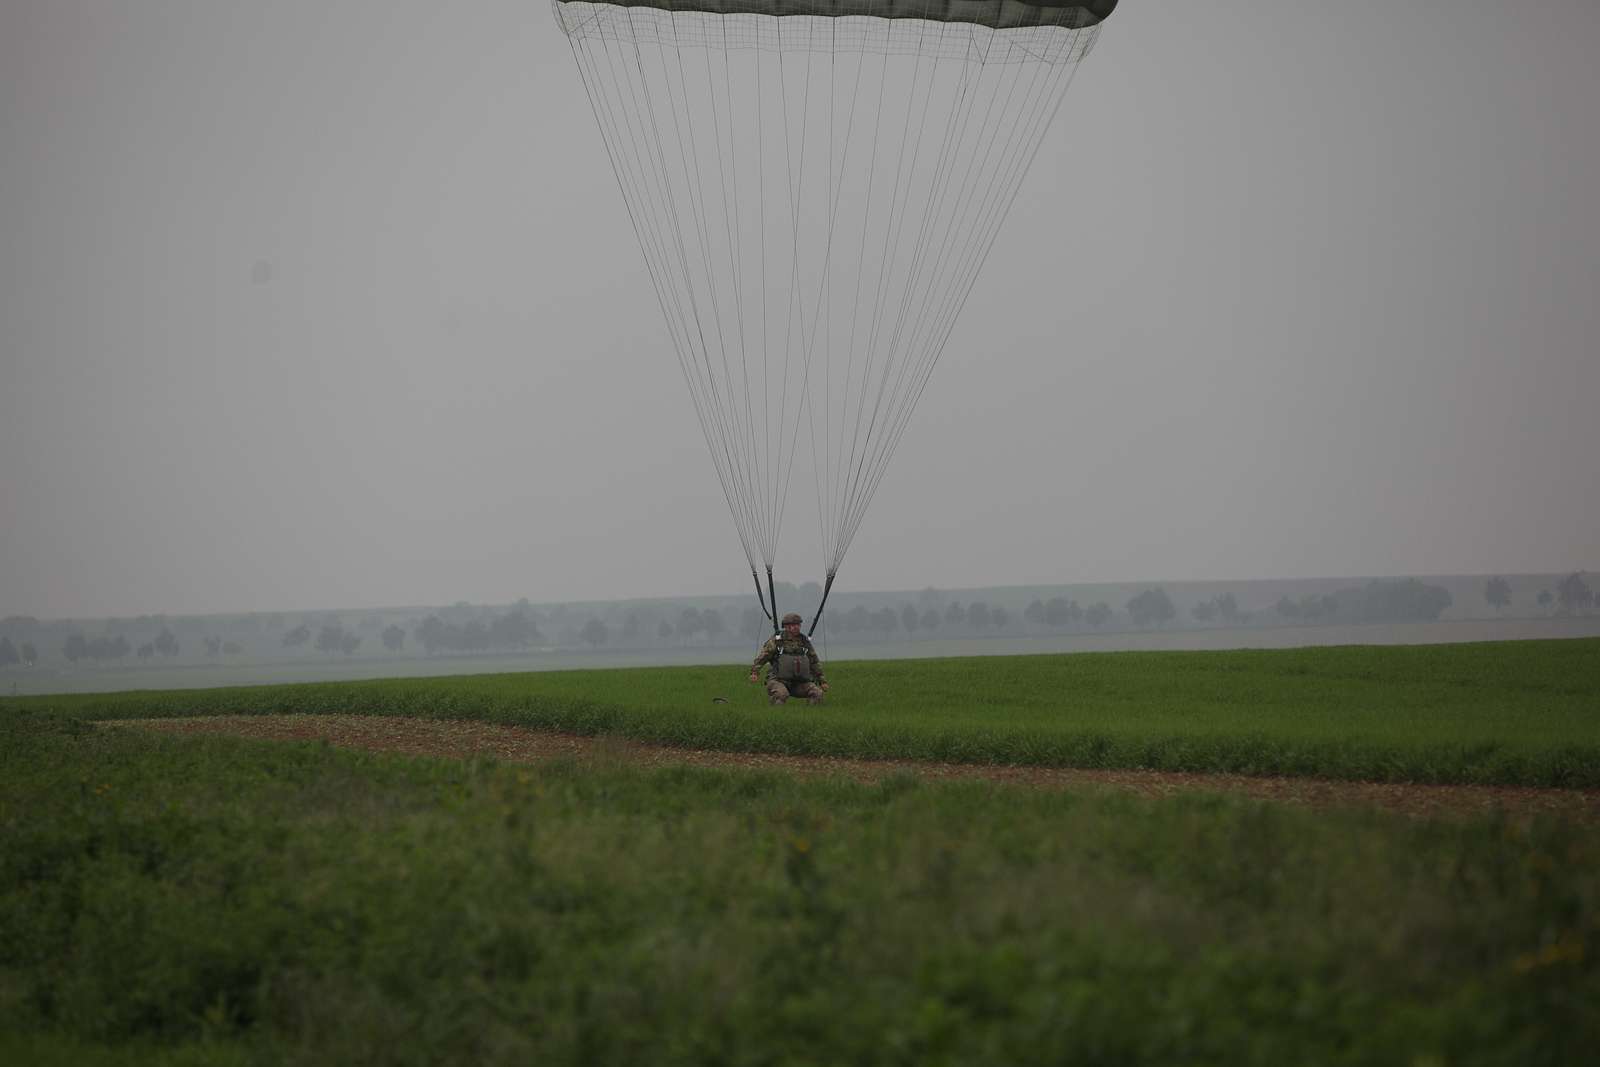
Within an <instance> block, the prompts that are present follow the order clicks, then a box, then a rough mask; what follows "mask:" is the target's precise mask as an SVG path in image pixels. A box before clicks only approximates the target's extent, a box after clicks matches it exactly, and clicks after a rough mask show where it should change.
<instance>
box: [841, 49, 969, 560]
mask: <svg viewBox="0 0 1600 1067" xmlns="http://www.w3.org/2000/svg"><path fill="white" fill-rule="evenodd" d="M944 29H945V27H944V25H943V24H942V25H941V34H942V33H943V32H944ZM920 42H921V37H920V36H919V45H920ZM992 43H993V38H991V39H990V47H992ZM940 44H941V45H942V44H943V38H942V36H941V40H940ZM969 47H970V46H969ZM941 58H942V51H941ZM921 59H922V50H921V48H920V47H919V50H918V60H917V68H916V70H915V71H914V72H913V76H912V87H913V93H915V89H916V87H917V86H918V84H919V77H920V74H921ZM939 62H940V59H935V61H934V69H933V70H932V71H930V73H929V89H928V90H925V91H924V93H923V94H922V96H923V100H924V107H923V113H922V117H921V119H920V121H919V123H918V133H917V141H916V146H915V147H914V149H913V154H912V160H911V163H912V173H913V177H914V176H915V173H916V169H917V168H916V164H917V161H918V160H919V159H920V158H921V154H922V142H923V139H924V136H925V134H926V130H927V115H928V105H929V104H931V102H932V99H933V96H934V93H933V92H932V88H933V83H934V81H935V79H936V76H937V74H938V65H939ZM961 62H962V64H963V65H962V77H961V82H960V87H959V90H958V92H957V96H956V101H955V104H954V106H953V107H952V108H951V110H950V112H949V114H948V116H947V118H946V122H945V132H944V136H943V138H942V139H941V142H940V146H939V149H938V151H937V153H936V154H935V157H934V166H933V172H932V174H931V176H930V178H929V187H928V190H927V193H926V197H927V203H928V208H927V209H926V210H925V211H924V213H923V215H922V218H921V222H920V225H919V227H918V234H917V238H916V245H918V246H920V244H921V243H922V241H923V240H924V235H925V233H926V231H927V228H928V227H929V226H930V225H931V223H932V219H931V215H932V210H933V208H934V206H935V204H936V201H935V196H936V194H937V193H938V192H939V191H940V190H942V188H943V187H944V185H945V183H946V177H945V176H946V175H947V173H948V167H947V164H946V161H947V159H948V158H953V157H950V156H949V153H950V152H951V151H952V150H953V147H954V146H957V145H959V142H960V137H959V136H956V137H953V136H952V135H953V134H954V133H955V131H956V130H957V128H958V119H959V129H961V130H962V131H964V130H965V128H966V117H967V116H969V115H970V113H971V105H970V104H969V103H967V101H968V98H969V96H971V90H972V88H973V79H972V78H971V77H970V74H971V69H972V68H971V60H970V52H969V58H968V59H966V60H962V61H961ZM978 70H979V76H980V78H981V72H982V65H981V63H980V65H979V68H978ZM974 99H975V98H974ZM909 118H910V117H909V114H908V116H907V122H908V125H907V129H906V131H903V132H902V136H901V142H900V154H899V162H898V164H897V167H896V172H895V186H894V188H895V193H894V199H893V200H892V201H891V205H890V213H889V214H890V219H889V225H888V226H886V227H885V230H884V246H883V249H882V252H881V256H882V263H883V266H882V268H881V270H880V274H879V277H878V283H877V293H876V295H875V297H874V301H873V316H872V325H871V328H870V330H869V333H868V337H867V352H866V356H867V359H866V363H865V364H864V365H863V368H862V377H861V389H860V390H859V392H858V395H857V403H856V417H855V426H854V429H853V431H852V435H851V466H850V468H849V471H848V475H847V477H845V478H842V479H841V486H840V494H841V505H840V510H841V511H842V513H843V514H844V515H845V516H846V521H848V516H849V515H850V514H851V513H852V511H853V503H852V502H853V500H854V499H855V495H856V492H857V487H858V486H859V484H860V482H861V480H862V478H863V470H864V466H865V464H866V462H867V454H868V451H867V450H868V444H869V442H870V441H871V440H872V434H873V429H874V428H875V426H876V425H877V421H878V418H879V414H880V411H881V407H882V401H883V385H884V383H886V381H887V376H888V372H889V370H890V368H891V367H892V361H893V352H892V350H891V351H889V352H886V353H885V361H884V368H883V371H882V373H881V375H880V386H879V390H878V393H877V397H876V399H875V402H874V406H873V413H872V417H871V419H869V420H868V421H867V423H866V429H865V432H864V433H863V429H862V416H863V414H864V412H865V405H866V398H867V382H868V379H869V377H870V372H871V367H872V363H873V356H874V353H875V352H876V351H877V347H878V337H879V335H880V334H879V331H880V328H881V325H882V313H883V308H884V304H885V302H886V297H887V295H888V291H889V286H890V285H891V284H892V279H893V267H894V264H895V263H898V262H899V259H900V254H901V247H902V246H901V237H902V234H903V228H904V211H902V212H901V217H900V223H901V225H900V227H898V228H896V227H895V226H894V215H895V207H896V205H897V204H899V202H900V197H899V186H900V175H901V173H902V171H903V170H904V164H905V140H906V134H907V133H909V128H910V127H909ZM907 185H908V195H909V185H910V182H908V183H907ZM891 234H892V235H893V236H892V241H891ZM891 243H892V246H893V248H894V255H893V256H892V257H891V256H890V255H889V249H890V247H891ZM915 280H916V279H915V274H914V272H913V271H912V270H911V269H909V268H908V270H907V274H906V282H905V284H906V288H907V291H909V289H910V286H911V285H913V284H914V282H915ZM842 528H843V527H842V524H841V527H840V529H842ZM836 538H837V540H836V544H835V548H834V553H833V562H834V565H835V566H837V564H838V562H840V561H842V559H843V556H844V550H845V549H846V548H847V547H848V542H847V541H845V540H843V539H842V538H838V537H837V534H836Z"/></svg>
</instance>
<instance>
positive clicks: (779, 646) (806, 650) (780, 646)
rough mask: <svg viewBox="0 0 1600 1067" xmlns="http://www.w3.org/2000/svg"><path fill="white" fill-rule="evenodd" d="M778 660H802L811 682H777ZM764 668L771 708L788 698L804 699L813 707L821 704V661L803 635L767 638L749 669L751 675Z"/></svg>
mask: <svg viewBox="0 0 1600 1067" xmlns="http://www.w3.org/2000/svg"><path fill="white" fill-rule="evenodd" d="M779 656H804V657H805V658H806V661H807V663H808V664H809V666H810V668H811V671H810V673H811V677H810V678H804V679H803V678H792V677H791V678H779V677H778V674H777V672H778V657H779ZM763 664H770V666H768V667H767V701H768V703H771V704H782V703H783V702H784V701H786V700H788V699H789V697H790V696H791V695H792V696H797V697H805V698H806V700H807V701H809V702H810V703H812V704H820V703H822V686H823V684H824V683H825V682H826V681H827V679H826V678H824V677H823V676H822V661H821V660H819V659H817V650H816V649H815V648H813V647H811V639H810V638H809V637H807V636H806V635H805V634H795V635H794V636H793V637H790V636H789V635H788V634H774V635H772V636H771V637H769V638H767V643H766V644H764V645H762V646H761V651H760V652H759V653H758V654H757V655H756V659H755V662H754V663H752V664H751V665H750V673H751V674H754V673H756V672H757V671H759V670H760V669H761V667H762V665H763Z"/></svg>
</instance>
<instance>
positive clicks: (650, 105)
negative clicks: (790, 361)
mask: <svg viewBox="0 0 1600 1067" xmlns="http://www.w3.org/2000/svg"><path fill="white" fill-rule="evenodd" d="M628 20H629V23H630V26H632V25H633V20H634V11H633V9H629V13H628ZM633 36H634V41H633V53H634V54H633V58H634V69H635V70H637V72H638V75H639V82H638V87H637V88H636V87H635V83H634V81H633V79H632V77H631V76H630V75H629V74H628V73H627V71H628V68H627V63H626V59H625V58H624V61H623V63H622V68H623V71H624V76H623V79H622V80H624V81H626V82H627V85H628V91H629V97H630V98H631V99H632V102H633V110H632V111H631V112H627V111H626V110H625V111H624V113H625V115H631V116H636V117H637V118H638V120H639V121H638V125H639V127H640V131H639V132H640V134H641V135H642V134H644V125H645V124H644V121H643V119H644V117H645V115H646V114H648V117H649V120H650V121H649V127H650V134H652V135H653V147H654V154H653V155H652V154H651V153H650V148H651V147H652V141H651V137H649V136H646V137H643V141H644V147H643V148H641V147H640V140H641V137H640V136H639V135H636V134H635V133H634V131H633V124H632V123H631V122H630V123H629V125H628V129H629V137H630V141H631V142H632V144H633V148H634V154H635V158H637V159H639V160H640V171H641V173H644V174H649V175H650V176H651V177H652V178H653V179H654V182H653V183H652V184H651V186H650V191H651V192H652V193H653V196H652V197H650V198H649V199H647V201H646V203H650V202H652V201H655V202H659V203H660V204H661V205H663V206H662V207H661V208H660V209H659V210H658V212H657V215H656V220H655V221H656V225H657V229H658V230H663V231H664V230H668V229H670V230H671V233H672V236H673V237H674V239H675V241H674V244H675V249H676V253H677V255H676V257H672V256H671V252H670V251H669V249H668V245H667V241H666V240H665V239H664V238H663V237H658V241H657V245H658V254H659V255H660V256H661V257H662V258H663V259H664V260H667V261H668V262H670V261H671V260H672V259H673V258H675V259H676V261H677V263H678V266H679V269H680V270H681V271H682V274H681V277H682V279H683V287H684V289H685V290H686V292H685V293H684V294H683V295H681V296H680V295H679V293H678V287H677V286H676V285H673V286H672V287H671V290H672V292H673V297H674V305H675V307H676V309H677V315H678V319H679V335H680V336H681V341H680V343H679V345H678V352H679V366H680V369H682V370H683V372H684V377H685V381H686V383H687V384H688V386H689V391H690V396H691V397H692V398H693V400H694V403H695V409H696V414H697V415H698V416H699V417H700V422H701V428H702V430H703V431H704V433H705V436H706V444H707V446H708V448H709V449H710V450H711V453H712V458H713V462H714V463H715V465H716V467H717V472H718V478H719V480H720V481H721V483H722V486H723V494H724V497H725V498H726V499H727V500H728V503H729V508H730V510H731V511H734V512H735V526H736V527H737V526H739V525H740V523H739V520H738V516H737V509H738V505H737V504H736V501H739V500H741V499H742V497H741V495H740V494H739V493H738V492H737V486H736V484H735V479H734V477H733V473H732V471H731V470H730V469H729V466H730V465H729V464H728V462H727V461H726V456H727V455H728V444H727V438H728V429H727V426H726V424H725V420H724V419H723V418H722V417H721V413H720V411H719V410H718V409H717V407H716V405H715V395H714V393H715V391H714V389H713V388H712V386H711V384H710V382H709V381H703V380H702V378H701V360H700V359H697V358H696V353H695V346H694V338H695V337H698V338H699V341H700V346H699V351H700V352H705V351H706V347H707V345H706V338H705V332H704V329H703V326H702V324H701V320H700V313H699V308H698V306H697V305H696V303H695V293H694V287H693V281H692V279H693V275H692V273H691V272H690V269H689V266H688V256H687V254H686V252H685V249H684V245H683V228H682V223H681V218H680V216H679V213H678V209H677V203H676V201H675V200H674V199H673V194H672V182H671V173H670V171H669V169H668V166H667V163H666V154H665V150H664V148H663V145H662V142H661V136H660V134H661V124H660V122H659V120H658V118H657V115H656V111H655V104H654V98H655V94H653V93H651V92H650V86H649V82H648V79H647V77H646V75H645V72H644V63H643V56H642V50H641V47H640V43H639V40H638V33H637V30H636V29H635V31H634V33H633ZM619 44H620V42H619ZM607 59H608V63H609V62H610V50H609V49H607ZM614 71H615V66H614V65H613V72H614ZM641 91H642V95H643V97H644V99H645V105H646V106H645V108H644V109H641V108H640V106H639V98H640V95H641ZM619 100H620V96H619ZM646 161H648V162H649V163H651V164H653V165H654V166H653V167H650V168H646V167H645V166H644V163H645V162H646ZM687 183H688V176H687V171H685V184H687ZM669 223H670V226H669ZM684 297H687V302H688V304H689V308H688V311H687V312H685V310H684V308H683V304H684ZM691 319H692V325H693V332H692V333H691V330H690V326H691ZM707 373H708V375H709V368H708V369H707ZM750 539H751V537H750V535H749V534H747V533H745V532H744V531H741V536H740V541H741V543H748V542H749V541H750ZM746 558H747V559H750V558H751V553H750V550H749V548H748V547H747V548H746ZM752 563H753V560H752Z"/></svg>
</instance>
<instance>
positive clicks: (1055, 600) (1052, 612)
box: [1044, 596, 1083, 626]
mask: <svg viewBox="0 0 1600 1067" xmlns="http://www.w3.org/2000/svg"><path fill="white" fill-rule="evenodd" d="M1081 618H1083V609H1082V608H1080V607H1078V602H1077V601H1076V600H1068V599H1067V598H1066V597H1060V596H1053V597H1051V598H1050V599H1049V601H1048V602H1046V604H1045V606H1044V621H1045V625H1047V626H1071V625H1072V624H1073V623H1075V622H1077V621H1078V620H1079V619H1081Z"/></svg>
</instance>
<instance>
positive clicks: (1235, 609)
mask: <svg viewBox="0 0 1600 1067" xmlns="http://www.w3.org/2000/svg"><path fill="white" fill-rule="evenodd" d="M1216 602H1217V614H1218V615H1220V616H1222V620H1223V621H1224V622H1239V621H1241V620H1243V619H1244V617H1245V616H1244V612H1242V611H1240V610H1239V602H1238V601H1236V600H1234V599H1233V594H1232V593H1223V594H1222V595H1221V596H1219V597H1217V601H1216Z"/></svg>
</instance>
